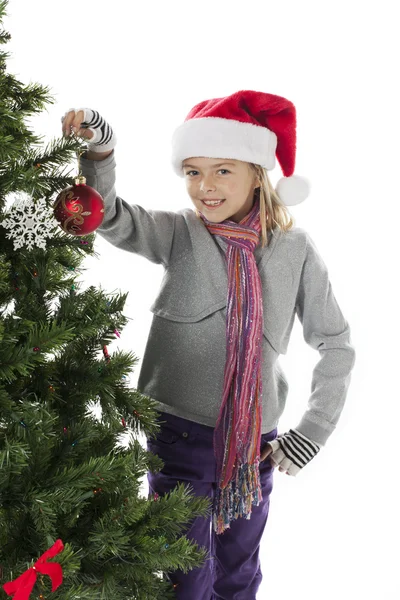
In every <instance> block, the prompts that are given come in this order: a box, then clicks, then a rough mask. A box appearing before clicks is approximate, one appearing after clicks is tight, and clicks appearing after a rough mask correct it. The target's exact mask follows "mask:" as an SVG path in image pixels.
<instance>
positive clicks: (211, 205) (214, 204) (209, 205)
mask: <svg viewBox="0 0 400 600" xmlns="http://www.w3.org/2000/svg"><path fill="white" fill-rule="evenodd" d="M201 202H202V204H204V206H205V207H206V208H208V210H215V209H216V208H219V207H220V206H221V205H222V204H223V203H224V202H225V199H224V200H220V201H218V202H216V201H211V200H207V201H205V200H202V201H201Z"/></svg>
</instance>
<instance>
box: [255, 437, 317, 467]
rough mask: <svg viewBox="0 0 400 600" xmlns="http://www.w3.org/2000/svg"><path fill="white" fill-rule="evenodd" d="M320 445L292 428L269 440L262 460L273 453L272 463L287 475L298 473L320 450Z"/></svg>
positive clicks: (261, 457)
mask: <svg viewBox="0 0 400 600" xmlns="http://www.w3.org/2000/svg"><path fill="white" fill-rule="evenodd" d="M319 450H320V445H319V444H317V443H316V442H313V441H312V440H310V439H309V438H307V437H306V436H305V435H303V434H302V433H300V432H299V431H297V430H296V429H290V430H289V432H288V433H285V434H284V435H278V437H277V438H276V439H275V440H272V442H268V445H267V447H266V448H265V449H264V450H263V452H262V454H261V456H260V461H261V460H264V459H265V458H267V457H268V456H269V455H271V463H272V464H273V466H274V467H279V470H280V471H282V472H286V474H287V475H297V473H298V472H299V471H300V469H302V468H303V467H304V466H305V465H306V464H307V463H309V462H310V460H312V459H313V458H314V456H315V455H316V454H317V453H318V452H319Z"/></svg>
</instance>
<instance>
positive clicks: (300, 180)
mask: <svg viewBox="0 0 400 600" xmlns="http://www.w3.org/2000/svg"><path fill="white" fill-rule="evenodd" d="M310 189H311V185H310V182H309V180H308V179H306V178H305V177H301V176H300V175H291V176H290V177H282V179H279V181H278V183H277V184H276V186H275V190H276V193H277V194H278V196H279V198H280V199H281V200H282V202H283V204H286V206H294V205H295V204H301V202H304V200H305V199H306V198H307V197H308V195H309V193H310Z"/></svg>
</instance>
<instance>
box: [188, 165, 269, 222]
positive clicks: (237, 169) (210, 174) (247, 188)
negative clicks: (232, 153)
mask: <svg viewBox="0 0 400 600" xmlns="http://www.w3.org/2000/svg"><path fill="white" fill-rule="evenodd" d="M182 168H183V172H184V175H185V181H186V188H187V191H188V194H189V196H190V198H191V200H192V202H193V204H194V205H195V207H196V208H197V209H198V210H199V211H200V212H201V213H202V214H203V215H204V216H205V217H206V219H208V221H212V222H213V223H221V222H222V221H224V220H225V219H231V220H233V221H235V222H236V223H239V221H241V220H242V219H243V217H245V216H246V215H247V214H248V213H249V212H250V211H251V209H252V207H253V201H254V190H255V189H256V188H257V187H258V186H259V182H258V180H257V177H256V174H255V173H254V172H253V171H252V170H251V168H250V165H249V164H248V163H246V162H243V161H241V160H233V159H223V158H203V157H197V158H187V159H186V160H184V161H183V162H182ZM208 200H210V201H217V200H218V201H220V200H222V201H223V202H222V203H218V204H216V203H215V202H214V206H212V205H211V202H210V203H208V204H207V201H208Z"/></svg>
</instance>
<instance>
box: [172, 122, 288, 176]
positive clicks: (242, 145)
mask: <svg viewBox="0 0 400 600" xmlns="http://www.w3.org/2000/svg"><path fill="white" fill-rule="evenodd" d="M277 141H278V140H277V136H276V134H275V133H274V132H273V131H270V130H269V129H267V128H266V127H261V126H259V125H253V124H252V123H242V122H240V121H234V120H232V119H223V118H220V117H202V118H199V119H189V120H187V121H184V122H183V123H182V125H180V126H179V127H178V128H177V129H175V131H174V134H173V136H172V166H173V168H174V171H175V172H176V174H177V175H179V176H180V177H183V176H184V172H183V169H182V161H183V160H185V159H186V158H191V157H197V156H201V157H207V158H226V159H229V158H231V159H236V160H243V161H245V162H251V163H254V164H256V165H261V166H262V167H265V168H266V169H268V170H272V169H273V168H274V167H275V150H276V145H277Z"/></svg>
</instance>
